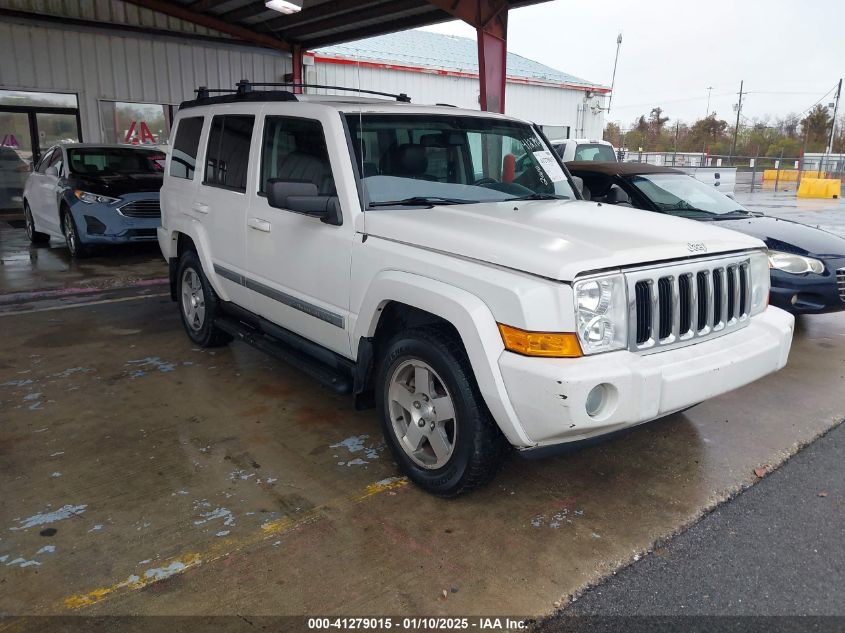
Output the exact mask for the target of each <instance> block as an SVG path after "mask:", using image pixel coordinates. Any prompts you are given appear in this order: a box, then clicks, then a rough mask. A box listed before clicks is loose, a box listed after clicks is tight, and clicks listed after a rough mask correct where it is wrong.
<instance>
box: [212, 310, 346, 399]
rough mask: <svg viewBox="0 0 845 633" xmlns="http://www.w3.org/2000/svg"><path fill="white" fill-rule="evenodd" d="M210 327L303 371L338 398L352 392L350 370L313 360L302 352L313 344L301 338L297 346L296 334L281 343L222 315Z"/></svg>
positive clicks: (288, 336)
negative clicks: (216, 328)
mask: <svg viewBox="0 0 845 633" xmlns="http://www.w3.org/2000/svg"><path fill="white" fill-rule="evenodd" d="M214 324H215V325H216V326H217V327H219V328H220V329H221V330H223V331H224V332H227V333H228V334H231V335H232V336H233V337H235V338H236V339H237V340H240V341H243V342H244V343H248V344H249V345H252V346H253V347H255V348H256V349H259V350H261V351H262V352H265V353H267V354H270V355H271V356H274V357H276V358H278V359H279V360H282V361H284V362H286V363H288V364H289V365H292V366H294V367H296V368H297V369H299V370H301V371H303V372H305V373H306V374H308V375H309V376H311V378H314V379H315V380H317V381H319V382H321V383H322V384H323V385H324V386H325V387H328V388H329V389H331V390H332V391H334V392H335V393H337V394H340V395H344V394H349V393H352V385H353V381H352V375H351V371H341V370H340V369H338V368H335V367H331V366H329V365H327V364H326V363H325V362H321V361H320V360H317V359H316V358H314V356H313V355H311V354H308V353H306V352H305V351H303V350H305V349H308V348H309V346H312V345H313V344H312V343H310V342H307V341H305V339H302V343H301V344H300V345H297V340H298V339H300V338H301V337H298V336H297V335H296V334H293V333H292V332H287V333H286V334H287V335H286V338H287V339H288V341H287V342H286V341H282V340H280V339H279V338H278V337H275V336H269V335H268V334H266V333H264V332H262V331H261V330H258V329H255V328H253V327H250V326H249V325H247V324H245V323H243V322H241V321H239V320H238V319H236V318H233V317H230V316H226V315H224V316H221V317H218V318H217V319H215V321H214ZM325 352H326V353H328V354H332V352H329V351H328V350H325Z"/></svg>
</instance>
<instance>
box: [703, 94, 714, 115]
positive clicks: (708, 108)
mask: <svg viewBox="0 0 845 633" xmlns="http://www.w3.org/2000/svg"><path fill="white" fill-rule="evenodd" d="M711 92H713V86H707V112H705V113H704V118H705V119H706V118H707V117H709V116H710V93H711Z"/></svg>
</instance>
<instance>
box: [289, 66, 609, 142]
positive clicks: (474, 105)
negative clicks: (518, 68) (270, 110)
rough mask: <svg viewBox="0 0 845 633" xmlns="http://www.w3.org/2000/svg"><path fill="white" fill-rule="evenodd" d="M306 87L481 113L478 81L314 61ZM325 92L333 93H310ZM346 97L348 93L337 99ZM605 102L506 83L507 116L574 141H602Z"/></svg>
mask: <svg viewBox="0 0 845 633" xmlns="http://www.w3.org/2000/svg"><path fill="white" fill-rule="evenodd" d="M305 77H306V79H307V83H317V84H324V85H333V86H353V87H356V88H365V89H368V90H379V91H382V92H389V93H401V92H404V93H406V94H407V95H408V96H409V97H411V99H412V101H413V102H414V103H426V104H430V103H448V104H451V105H454V106H458V107H461V108H470V109H478V108H479V85H478V79H475V78H469V77H454V76H450V75H440V74H436V73H427V72H409V71H403V70H394V69H389V68H373V67H371V66H357V65H354V64H333V63H330V62H320V61H318V62H317V63H316V64H315V65H313V66H308V67H306V74H305ZM309 92H328V93H332V94H334V93H335V92H336V91H326V90H319V91H310V90H309ZM338 94H348V93H338ZM603 101H604V98H603V97H597V96H593V97H591V98H590V99H587V98H586V93H585V92H584V91H583V90H571V89H565V88H555V87H547V86H537V85H526V84H521V83H513V82H508V84H507V88H506V93H505V110H506V113H507V114H509V115H511V116H515V117H519V118H521V119H527V120H529V121H533V122H535V123H539V124H541V125H559V126H569V127H570V128H571V130H570V135H571V136H572V137H573V138H574V137H588V138H601V135H602V132H603V131H604V112H603V111H601V110H597V111H594V110H593V106H598V105H603V103H602V102H603Z"/></svg>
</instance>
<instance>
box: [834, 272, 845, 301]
mask: <svg viewBox="0 0 845 633" xmlns="http://www.w3.org/2000/svg"><path fill="white" fill-rule="evenodd" d="M836 285H837V287H838V288H839V298H840V299H842V301H845V268H840V269H839V270H837V271H836Z"/></svg>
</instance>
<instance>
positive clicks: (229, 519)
mask: <svg viewBox="0 0 845 633" xmlns="http://www.w3.org/2000/svg"><path fill="white" fill-rule="evenodd" d="M201 516H202V517H203V518H202V519H198V520H197V521H194V525H202V524H203V523H208V522H209V521H214V520H216V519H223V525H234V524H235V515H234V514H232V511H231V510H229V509H228V508H215V509H214V510H212V511H211V512H203V513H202V515H201Z"/></svg>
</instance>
